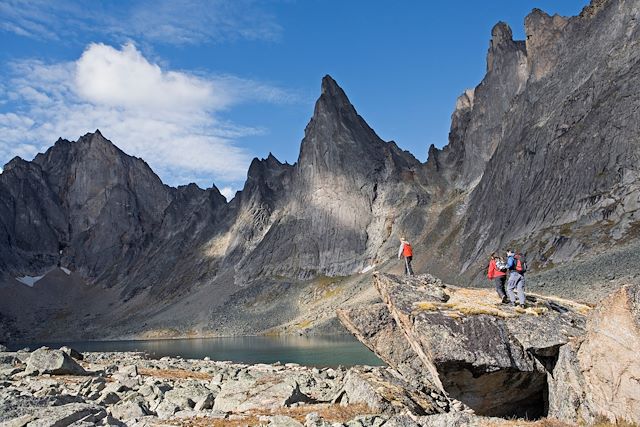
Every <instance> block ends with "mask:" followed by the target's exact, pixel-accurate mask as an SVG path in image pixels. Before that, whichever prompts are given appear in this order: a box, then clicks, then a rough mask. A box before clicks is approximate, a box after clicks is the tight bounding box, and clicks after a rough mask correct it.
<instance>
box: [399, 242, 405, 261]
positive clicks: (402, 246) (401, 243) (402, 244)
mask: <svg viewBox="0 0 640 427" xmlns="http://www.w3.org/2000/svg"><path fill="white" fill-rule="evenodd" d="M402 248H404V242H400V249H398V258H400V256H401V255H402Z"/></svg>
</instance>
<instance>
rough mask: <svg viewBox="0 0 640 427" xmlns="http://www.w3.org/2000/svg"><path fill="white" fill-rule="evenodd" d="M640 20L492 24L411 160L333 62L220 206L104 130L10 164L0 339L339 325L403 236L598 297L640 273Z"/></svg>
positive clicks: (418, 256) (597, 5)
mask: <svg viewBox="0 0 640 427" xmlns="http://www.w3.org/2000/svg"><path fill="white" fill-rule="evenodd" d="M639 15H640V6H639V4H638V2H637V1H635V0H634V1H627V0H597V1H596V0H594V1H592V3H591V4H590V5H588V6H587V7H585V9H584V10H583V11H582V13H581V14H580V15H579V16H575V17H561V16H557V15H556V16H549V15H547V14H546V13H545V12H543V11H541V10H537V9H536V10H533V11H532V12H531V13H530V14H529V15H528V16H527V17H526V18H525V20H524V24H525V31H526V40H514V39H513V34H512V31H511V29H510V28H509V26H508V25H507V24H505V23H502V22H500V23H498V24H496V25H495V26H494V28H493V29H492V30H491V33H490V34H488V35H487V36H488V39H489V48H488V52H487V72H486V75H485V76H484V78H483V80H482V82H481V83H480V84H479V85H478V86H476V87H475V88H473V89H467V90H465V91H464V92H463V93H462V95H461V96H460V97H459V98H458V100H457V102H456V105H455V110H454V112H453V114H452V120H451V128H450V133H449V143H448V145H446V146H445V147H444V148H442V149H437V148H435V147H433V146H432V147H431V148H429V157H428V159H427V161H426V162H424V163H422V162H420V161H419V160H417V159H416V158H415V157H414V156H413V155H412V154H411V153H409V152H406V151H403V150H402V149H400V148H399V147H398V146H397V145H396V143H395V142H393V141H383V140H382V139H381V138H380V137H379V136H378V135H377V134H376V132H375V131H374V130H373V129H372V128H371V127H370V126H369V125H368V124H367V123H366V121H365V119H364V118H363V117H361V116H360V115H359V114H358V112H357V110H356V108H355V107H354V106H353V105H352V104H351V102H350V101H349V99H348V97H347V95H346V93H345V92H344V90H343V89H342V88H341V87H340V86H339V85H338V84H337V82H336V81H334V80H333V79H332V78H331V77H330V76H325V77H324V78H323V79H322V83H321V93H320V96H319V98H318V100H317V102H316V104H315V108H314V112H313V116H312V117H311V119H310V121H309V124H308V125H307V127H306V129H305V134H304V138H303V140H302V143H301V146H300V153H299V156H298V159H297V161H296V162H295V164H293V165H290V164H288V163H282V162H280V161H279V160H278V159H276V158H275V157H274V156H273V155H269V156H268V157H267V158H265V159H254V161H253V162H252V163H251V165H250V167H249V170H248V173H247V180H246V182H245V184H244V187H243V189H242V191H239V192H238V193H237V194H236V196H235V197H234V198H233V199H232V200H230V201H227V200H226V199H225V198H224V197H223V196H222V195H221V194H220V192H219V191H218V189H217V188H216V186H215V185H212V186H211V188H208V189H201V188H199V187H197V186H196V185H194V184H190V185H186V186H180V187H177V188H173V187H169V186H167V185H164V184H163V183H162V181H161V180H160V179H159V178H158V176H157V175H156V174H155V173H154V172H153V171H152V170H151V168H150V167H149V166H148V165H147V164H146V163H145V162H144V160H142V159H139V158H135V157H132V156H129V155H127V154H126V153H124V152H122V151H121V150H120V149H118V148H117V147H116V145H114V144H113V143H112V142H111V141H109V140H108V139H107V138H105V136H103V134H102V133H101V132H100V131H95V132H93V133H88V134H86V135H84V136H82V137H80V138H79V139H78V140H77V141H73V142H72V141H67V140H62V139H60V140H58V141H57V142H56V143H55V144H54V145H53V146H52V147H50V148H49V149H48V150H47V151H46V152H44V153H40V154H38V155H37V156H36V157H35V158H34V159H33V160H32V161H26V160H23V159H21V158H15V159H13V160H11V161H10V162H9V163H7V164H6V165H5V166H4V168H3V172H2V173H1V174H0V340H7V341H9V340H21V339H22V340H27V339H29V340H52V339H71V338H73V339H105V338H124V339H128V338H161V337H187V336H219V335H238V334H260V333H278V334H280V333H286V334H291V333H293V334H306V333H336V332H343V328H342V327H341V326H340V324H339V323H338V321H337V319H336V317H335V315H334V313H335V309H336V308H340V307H344V308H348V307H350V306H360V307H362V306H365V305H368V303H371V302H375V301H377V300H379V296H378V294H377V292H376V290H375V289H374V288H373V287H372V286H371V281H370V280H369V274H370V273H369V272H370V271H372V270H373V269H374V267H375V269H377V270H379V271H382V272H387V273H399V272H401V269H402V266H401V264H400V263H399V262H398V261H397V260H396V258H395V254H396V250H397V245H398V238H399V237H400V236H402V235H406V236H407V237H408V238H409V239H410V240H411V242H412V244H413V247H414V250H415V257H414V267H415V270H416V271H421V272H426V271H428V272H430V273H433V274H435V275H437V276H438V277H441V278H443V279H444V280H446V281H448V282H450V283H457V284H460V285H478V284H479V283H483V282H484V281H485V280H486V279H485V272H486V264H487V260H488V255H489V254H490V253H491V252H493V251H495V250H500V251H504V250H506V249H508V248H517V249H519V250H521V251H522V252H526V254H527V258H528V262H529V265H530V272H529V273H528V285H529V288H530V290H535V291H538V292H540V293H544V294H547V293H551V294H555V295H558V296H561V297H569V298H573V299H576V300H580V301H583V302H588V303H596V302H598V301H599V300H601V299H602V298H604V297H605V296H606V295H608V294H609V293H610V292H611V291H612V290H613V289H617V288H618V287H620V286H622V285H624V284H627V283H638V282H639V281H640V275H639V274H638V272H637V268H636V267H635V265H636V264H637V263H638V262H640V241H639V240H638V230H639V228H638V224H639V223H638V219H637V218H636V212H637V209H638V200H639V194H638V191H639V190H638V189H639V188H640V186H639V185H638V182H639V179H638V178H639V174H638V168H637V163H638V162H637V160H638V158H639V157H640V152H639V151H638V147H639V145H638V144H637V142H638V134H640V129H638V126H639V125H638V124H639V123H640V113H639V111H640V109H639V108H638V106H639V105H640V98H639V96H640V95H638V91H637V90H636V88H637V87H638V86H639V84H640V81H639V79H640V75H639V71H638V70H639V69H640V68H639V67H637V66H636V65H637V63H638V60H639V59H640V57H639V55H640V53H639V52H640V51H639V50H638V49H637V45H638V42H639V40H640V27H639V24H638V22H640V16H639ZM103 130H104V131H105V134H108V131H109V130H108V129H103ZM54 138H55V136H52V140H53V139H54ZM115 142H116V143H117V141H115ZM621 257H623V258H624V259H625V260H626V261H625V262H619V259H620V258H621ZM363 271H365V273H363ZM440 303H442V301H440ZM369 315H371V316H375V313H373V312H371V313H369ZM385 319H386V317H384V316H383V317H382V318H381V320H382V321H384V320H385ZM495 327H497V328H501V327H502V326H500V325H495ZM527 363H528V362H527ZM409 365H410V364H408V365H407V366H406V368H407V369H409V368H410V366H409Z"/></svg>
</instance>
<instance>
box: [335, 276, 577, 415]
mask: <svg viewBox="0 0 640 427" xmlns="http://www.w3.org/2000/svg"><path fill="white" fill-rule="evenodd" d="M374 285H375V287H376V289H377V290H378V292H379V294H380V296H381V297H382V300H383V302H384V303H385V305H386V308H387V309H388V311H389V313H390V315H391V317H393V320H394V321H395V323H396V325H397V328H398V329H399V330H400V331H401V332H402V336H403V339H404V340H406V345H405V348H404V349H403V351H404V352H408V353H407V354H410V352H413V353H414V354H415V356H416V357H417V358H418V359H419V360H420V362H421V364H422V366H423V367H424V370H426V371H428V373H429V378H430V379H431V381H430V383H429V385H430V386H434V387H436V388H437V389H438V390H439V391H441V392H446V393H447V394H448V395H449V396H450V397H453V398H455V399H457V400H460V401H461V402H463V403H464V404H466V405H467V406H469V407H470V408H472V409H474V410H475V411H476V412H477V413H478V414H482V415H490V416H514V415H515V416H528V417H535V416H538V415H541V414H542V413H543V412H544V410H545V403H544V393H545V390H546V375H547V371H548V369H549V368H551V367H552V365H553V362H554V361H555V359H554V356H555V355H556V354H557V351H558V348H559V347H560V346H561V345H563V344H565V343H566V342H568V341H569V339H570V338H571V337H573V336H577V335H579V334H581V333H583V328H582V325H583V324H584V316H583V315H582V314H580V313H578V312H577V311H575V310H573V309H572V308H571V307H564V306H562V305H560V304H559V303H557V302H553V303H552V302H551V301H549V302H547V301H546V300H544V299H540V300H539V302H538V303H537V306H539V308H540V313H538V312H535V313H528V312H522V313H519V312H516V311H515V310H513V309H511V308H509V309H506V308H505V309H500V310H499V309H494V310H493V311H490V312H488V314H486V313H485V312H483V311H477V312H469V311H463V310H458V309H457V308H458V307H457V306H456V300H455V299H451V298H452V297H453V296H455V295H456V292H461V293H462V292H463V291H462V290H461V289H460V288H456V287H453V286H448V285H444V284H443V283H442V282H441V281H440V280H438V279H436V278H434V277H433V276H430V275H423V276H417V277H409V278H407V277H403V278H399V277H396V276H393V275H386V274H380V273H378V274H375V275H374ZM471 292H473V291H471ZM478 295H482V291H480V293H479V294H478ZM504 310H507V311H504ZM351 314H352V316H351V317H353V318H355V317H356V316H355V315H356V313H355V312H351ZM359 315H360V316H361V317H362V318H361V319H360V320H359V321H355V320H354V319H353V318H352V319H348V317H350V316H346V313H343V314H342V318H343V319H345V321H346V322H345V325H346V326H347V328H348V329H350V330H352V332H353V331H354V330H356V331H358V333H355V335H356V337H358V338H359V339H361V341H362V342H363V343H365V345H369V346H370V348H371V347H373V348H377V351H376V352H378V353H380V356H381V357H382V358H383V360H385V361H387V362H388V363H390V364H391V365H392V366H394V367H396V368H397V369H398V370H399V371H402V372H403V374H404V375H408V376H409V377H411V376H412V375H413V374H412V372H411V371H412V370H413V371H414V372H417V371H419V370H420V369H421V368H418V367H417V366H416V365H414V368H413V369H411V368H410V367H407V364H406V363H401V362H402V360H401V359H405V360H409V359H408V356H407V355H406V354H405V356H403V357H395V358H394V357H390V355H389V354H388V353H389V352H388V349H387V350H385V349H384V348H382V347H384V346H385V345H386V344H387V343H384V342H383V341H380V340H376V339H375V335H376V333H380V332H376V333H373V332H372V331H366V332H365V331H364V329H366V328H367V326H366V324H367V322H368V321H367V320H366V316H367V315H371V313H369V314H366V313H365V312H360V313H359ZM387 327H388V326H387ZM363 338H364V339H363ZM372 338H374V339H372ZM374 341H375V342H374ZM394 345H396V346H402V344H401V343H399V342H398V341H397V340H396V341H395V343H394ZM374 351H375V350H374ZM385 352H386V353H387V354H385ZM396 353H397V354H399V353H398V352H396ZM413 380H415V377H414V378H413ZM409 381H410V382H411V380H409Z"/></svg>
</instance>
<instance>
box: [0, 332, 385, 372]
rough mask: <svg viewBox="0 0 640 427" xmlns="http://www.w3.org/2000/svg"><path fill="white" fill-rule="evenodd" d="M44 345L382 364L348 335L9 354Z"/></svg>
mask: <svg viewBox="0 0 640 427" xmlns="http://www.w3.org/2000/svg"><path fill="white" fill-rule="evenodd" d="M43 345H46V346H48V347H51V348H59V347H60V346H62V345H68V346H70V347H73V348H75V349H76V350H78V351H80V352H86V351H98V352H109V351H143V352H146V353H148V354H149V355H150V356H152V357H155V358H160V357H164V356H171V357H177V356H180V357H182V358H185V359H203V358H205V357H209V358H210V359H211V360H218V361H223V360H229V361H233V362H240V363H275V362H281V363H298V364H300V365H306V366H318V367H327V366H330V367H335V366H338V365H342V366H353V365H372V366H380V365H384V363H383V362H382V361H381V360H380V359H378V357H376V355H375V354H373V353H372V352H371V351H370V350H369V349H368V348H367V347H365V346H364V345H363V344H362V343H360V342H359V341H358V340H356V339H355V338H354V337H352V336H350V335H332V336H312V337H301V336H278V337H264V336H256V337H224V338H191V339H164V340H144V341H76V342H56V343H52V342H38V343H13V344H9V345H8V347H9V349H10V350H18V349H21V348H24V347H29V348H30V349H31V350H34V349H36V348H38V347H41V346H43Z"/></svg>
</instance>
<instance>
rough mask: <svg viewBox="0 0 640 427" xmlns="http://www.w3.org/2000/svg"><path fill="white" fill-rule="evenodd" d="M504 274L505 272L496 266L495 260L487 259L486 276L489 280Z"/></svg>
mask: <svg viewBox="0 0 640 427" xmlns="http://www.w3.org/2000/svg"><path fill="white" fill-rule="evenodd" d="M506 275H507V273H506V272H504V271H500V270H498V269H497V268H496V260H495V259H493V258H492V259H491V261H489V271H488V272H487V277H488V278H489V280H493V279H496V278H498V277H502V276H506Z"/></svg>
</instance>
